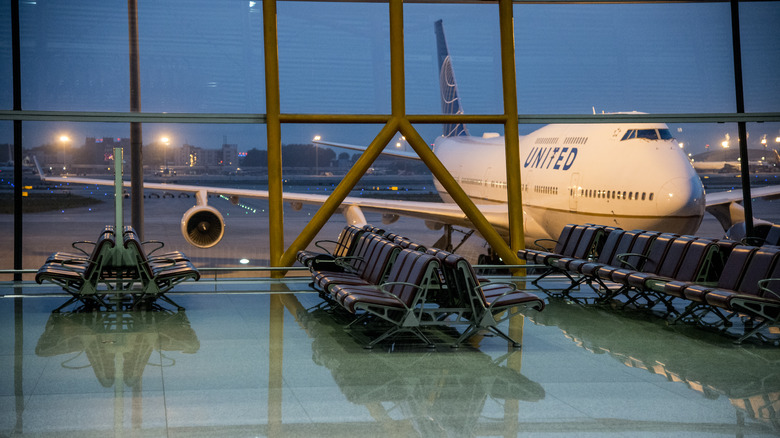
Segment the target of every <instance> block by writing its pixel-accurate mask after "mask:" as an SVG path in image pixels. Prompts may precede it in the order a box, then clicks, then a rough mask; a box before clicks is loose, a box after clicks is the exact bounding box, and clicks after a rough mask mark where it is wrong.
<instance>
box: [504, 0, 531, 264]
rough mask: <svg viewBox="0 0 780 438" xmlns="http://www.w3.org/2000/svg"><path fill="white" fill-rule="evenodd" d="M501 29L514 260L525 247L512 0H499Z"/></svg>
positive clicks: (507, 164)
mask: <svg viewBox="0 0 780 438" xmlns="http://www.w3.org/2000/svg"><path fill="white" fill-rule="evenodd" d="M498 7H499V14H498V17H499V21H500V26H499V27H500V29H501V79H502V82H503V85H504V115H505V117H506V121H505V122H504V141H505V145H504V146H505V149H506V183H507V188H506V191H507V203H508V204H509V205H508V207H507V210H508V211H509V246H510V248H511V249H512V254H514V256H513V257H512V258H511V259H504V260H505V261H506V262H507V263H509V264H513V265H514V264H517V263H518V260H517V250H519V249H522V248H524V247H525V231H524V230H523V196H522V188H521V187H522V182H521V180H520V133H519V131H518V128H517V83H516V81H517V79H516V78H517V76H516V73H515V31H514V18H513V10H512V0H499V2H498Z"/></svg>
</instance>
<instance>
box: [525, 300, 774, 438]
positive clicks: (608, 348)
mask: <svg viewBox="0 0 780 438" xmlns="http://www.w3.org/2000/svg"><path fill="white" fill-rule="evenodd" d="M532 319H533V321H534V322H535V323H537V324H543V325H553V326H557V327H559V328H560V329H561V330H562V331H563V333H564V335H565V336H566V337H567V338H568V339H570V340H571V341H572V342H574V343H576V344H577V345H578V346H580V347H582V348H584V349H586V350H588V351H590V352H592V353H595V354H609V355H610V356H611V357H613V358H615V360H617V361H619V362H620V363H622V364H624V365H625V366H627V367H631V368H637V369H643V370H647V371H648V372H650V373H653V374H657V375H660V376H662V377H664V378H666V379H667V380H668V381H670V382H679V383H680V384H682V385H685V386H687V387H688V388H689V389H690V390H692V391H695V392H697V393H700V394H701V395H702V396H703V397H705V398H707V399H718V398H720V397H725V398H727V399H728V400H729V402H730V403H731V404H732V405H733V406H734V408H735V409H736V413H737V418H738V422H742V421H744V419H745V418H749V419H753V420H759V421H761V422H765V423H766V424H769V425H771V426H772V427H773V428H774V430H775V431H777V432H778V433H780V350H778V348H777V347H775V346H736V345H731V343H730V342H729V339H727V338H724V337H723V336H722V335H720V334H717V333H713V334H707V333H702V332H701V330H700V329H698V328H695V327H689V326H683V325H680V326H667V324H666V323H665V322H663V321H657V320H650V321H648V320H647V319H645V318H643V317H640V319H634V318H632V315H630V314H615V313H614V312H613V311H609V310H603V309H599V308H597V307H588V306H582V305H579V304H576V303H572V302H567V301H565V300H561V299H551V300H550V301H549V303H548V305H547V307H546V308H545V310H544V312H541V313H537V314H535V315H534V316H533V317H532ZM594 322H595V323H594ZM694 330H695V331H694ZM689 332H690V333H689Z"/></svg>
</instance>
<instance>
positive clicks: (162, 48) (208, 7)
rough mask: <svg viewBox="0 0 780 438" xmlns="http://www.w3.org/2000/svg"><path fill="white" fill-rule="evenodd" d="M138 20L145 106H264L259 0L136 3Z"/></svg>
mask: <svg viewBox="0 0 780 438" xmlns="http://www.w3.org/2000/svg"><path fill="white" fill-rule="evenodd" d="M138 23H139V26H138V32H139V39H140V52H141V95H142V104H141V105H142V108H143V110H144V111H152V112H157V111H167V112H208V113H212V112H229V113H261V112H264V111H265V110H264V108H265V96H264V90H265V88H264V85H263V78H264V73H263V65H264V64H263V13H262V3H261V2H254V1H245V0H230V1H220V2H213V1H208V0H197V1H181V0H175V1H165V2H139V5H138Z"/></svg>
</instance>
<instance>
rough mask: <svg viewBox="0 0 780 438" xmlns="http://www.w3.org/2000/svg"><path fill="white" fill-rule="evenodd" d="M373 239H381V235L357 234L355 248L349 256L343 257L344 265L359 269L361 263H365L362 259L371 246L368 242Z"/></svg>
mask: <svg viewBox="0 0 780 438" xmlns="http://www.w3.org/2000/svg"><path fill="white" fill-rule="evenodd" d="M375 239H381V237H379V236H377V235H375V234H371V233H363V234H361V235H360V236H358V239H357V243H356V244H355V249H354V250H352V251H351V254H349V256H346V257H347V258H345V259H344V260H345V265H347V266H348V267H349V268H350V269H351V270H352V271H359V270H360V267H361V265H363V264H364V263H365V262H364V261H365V260H366V257H367V252H368V251H369V249H370V248H371V247H370V245H369V244H370V243H371V242H372V241H373V240H375ZM337 260H338V259H337Z"/></svg>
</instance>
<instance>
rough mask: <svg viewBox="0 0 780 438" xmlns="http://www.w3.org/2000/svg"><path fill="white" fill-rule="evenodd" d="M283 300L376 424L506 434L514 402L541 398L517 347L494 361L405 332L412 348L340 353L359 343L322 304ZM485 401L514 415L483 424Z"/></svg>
mask: <svg viewBox="0 0 780 438" xmlns="http://www.w3.org/2000/svg"><path fill="white" fill-rule="evenodd" d="M285 306H286V307H287V308H288V310H290V311H291V312H292V313H293V314H294V316H295V318H296V320H297V322H298V323H299V324H300V325H301V327H303V328H304V330H305V331H306V333H307V334H308V335H309V336H310V337H311V338H312V339H313V342H312V359H313V362H314V363H315V364H317V365H319V366H322V367H326V368H327V369H328V370H329V371H330V373H331V375H332V376H333V380H334V381H335V382H336V383H337V384H338V386H339V389H340V390H341V391H342V393H343V394H344V396H345V397H346V399H347V400H348V401H350V402H351V403H354V404H357V405H362V406H365V407H366V408H367V409H368V411H369V412H370V413H371V415H372V417H374V419H375V420H376V421H377V422H379V423H380V424H386V423H387V422H388V420H390V419H391V418H396V419H398V418H399V416H400V418H403V419H404V420H407V421H408V427H410V428H411V429H413V433H412V434H413V435H415V436H474V435H483V434H485V433H488V434H489V435H492V434H500V435H503V434H504V433H507V432H508V430H507V428H508V429H509V430H511V429H513V428H515V427H516V421H515V420H516V419H515V418H513V417H512V413H513V412H512V411H513V410H514V411H516V409H517V408H516V407H517V402H518V401H526V402H536V401H539V400H541V399H543V398H544V396H545V392H544V388H542V385H540V384H539V383H536V382H534V381H531V380H530V379H528V378H527V377H526V376H524V375H523V374H522V373H521V372H520V367H521V363H522V352H521V351H519V350H516V349H510V351H509V352H507V353H506V354H503V355H501V356H499V357H497V358H495V359H494V358H492V357H491V356H489V355H488V354H485V353H482V352H480V351H478V350H475V349H469V348H467V347H464V348H463V350H462V351H461V350H455V349H449V348H448V347H446V346H445V347H444V349H443V350H442V349H441V348H440V349H439V350H438V351H426V350H425V349H424V348H421V347H420V346H419V342H418V341H417V340H416V338H414V337H413V336H410V338H409V340H410V341H411V342H410V343H409V345H411V346H412V347H411V348H410V349H405V347H404V344H403V342H397V343H395V344H394V345H393V347H392V349H393V352H392V354H371V353H369V352H365V353H364V354H356V355H355V354H345V353H348V352H350V351H354V350H355V347H356V345H357V346H358V347H360V345H359V344H357V343H356V341H355V340H354V339H352V338H351V337H349V336H345V335H344V333H343V332H344V331H343V330H342V328H341V326H340V325H339V324H335V323H334V318H333V315H331V314H330V313H329V312H328V311H327V310H324V309H322V308H319V307H318V308H314V309H312V310H308V311H306V310H305V309H303V308H302V307H301V306H300V304H299V303H298V302H297V300H296V299H295V297H292V296H289V297H286V298H285ZM453 336H456V337H457V334H453ZM450 350H451V351H450ZM488 399H493V400H495V401H497V402H498V403H500V404H503V405H504V406H505V407H506V408H507V410H508V411H507V412H504V414H508V415H509V417H508V418H507V417H505V418H504V420H507V419H509V420H513V421H501V419H500V418H493V419H492V421H491V422H485V421H484V415H485V404H486V401H487V400H488ZM513 407H514V408H513ZM480 423H481V424H480ZM477 431H479V433H477ZM406 432H407V433H408V432H411V431H406Z"/></svg>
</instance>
